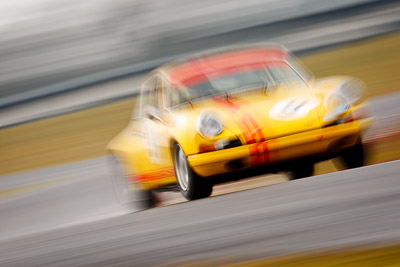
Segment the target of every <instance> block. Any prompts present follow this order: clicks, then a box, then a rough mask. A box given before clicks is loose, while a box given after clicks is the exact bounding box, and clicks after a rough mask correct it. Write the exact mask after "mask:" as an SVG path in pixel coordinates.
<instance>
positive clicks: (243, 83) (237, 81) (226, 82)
mask: <svg viewBox="0 0 400 267" xmlns="http://www.w3.org/2000/svg"><path fill="white" fill-rule="evenodd" d="M281 84H301V85H305V82H304V80H303V79H302V78H301V77H300V76H299V74H298V73H297V72H296V71H295V70H293V69H292V68H291V67H290V66H289V65H288V64H287V63H285V62H280V61H279V62H269V63H262V64H257V65H253V66H239V67H238V66H235V67H232V68H229V69H220V70H215V71H213V72H210V73H199V74H198V76H196V78H195V79H192V80H191V81H189V82H187V83H186V84H184V85H183V86H181V88H180V89H179V100H178V99H176V100H175V101H174V102H175V104H180V103H183V102H186V101H188V100H190V101H194V100H197V99H200V98H204V97H210V96H214V95H218V94H235V93H237V92H241V91H246V90H253V89H264V90H268V88H276V87H277V86H279V85H281ZM177 102H178V103H177Z"/></svg>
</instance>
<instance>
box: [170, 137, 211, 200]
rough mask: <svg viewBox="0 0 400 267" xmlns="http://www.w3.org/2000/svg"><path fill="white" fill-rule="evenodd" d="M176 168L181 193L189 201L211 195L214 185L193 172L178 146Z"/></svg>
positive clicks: (175, 148)
mask: <svg viewBox="0 0 400 267" xmlns="http://www.w3.org/2000/svg"><path fill="white" fill-rule="evenodd" d="M174 168H175V175H176V178H177V180H178V185H179V188H180V191H181V193H182V195H183V196H184V197H185V198H186V199H187V200H195V199H200V198H206V197H209V196H210V195H211V193H212V184H211V183H210V182H209V181H207V180H205V179H203V178H201V177H200V176H198V175H197V174H196V173H194V172H193V170H192V168H191V167H190V166H189V164H188V162H187V157H186V155H185V153H184V152H183V150H182V148H181V146H180V145H178V144H176V145H175V147H174Z"/></svg>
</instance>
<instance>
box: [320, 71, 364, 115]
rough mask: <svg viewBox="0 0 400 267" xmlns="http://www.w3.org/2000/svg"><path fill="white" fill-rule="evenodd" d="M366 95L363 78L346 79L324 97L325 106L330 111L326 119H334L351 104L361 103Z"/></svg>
mask: <svg viewBox="0 0 400 267" xmlns="http://www.w3.org/2000/svg"><path fill="white" fill-rule="evenodd" d="M364 95H365V85H364V83H363V82H362V81H361V80H359V79H355V78H349V79H346V80H344V81H343V82H341V83H340V84H339V85H338V86H337V87H336V88H335V89H333V90H332V91H331V92H330V93H329V94H328V95H327V96H326V97H325V99H324V106H325V108H326V109H327V111H328V113H327V114H326V115H325V121H329V120H334V119H336V117H337V116H339V115H341V114H343V113H345V112H346V111H348V110H349V109H350V108H351V106H354V105H357V104H359V103H360V102H362V101H363V99H364Z"/></svg>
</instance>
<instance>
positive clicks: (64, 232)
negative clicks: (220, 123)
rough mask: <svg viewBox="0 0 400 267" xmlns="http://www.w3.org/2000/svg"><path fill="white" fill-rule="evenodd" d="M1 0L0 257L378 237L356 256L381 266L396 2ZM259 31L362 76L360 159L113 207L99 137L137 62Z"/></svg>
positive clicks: (119, 117) (137, 257)
mask: <svg viewBox="0 0 400 267" xmlns="http://www.w3.org/2000/svg"><path fill="white" fill-rule="evenodd" d="M0 10H1V11H2V15H1V17H0V34H1V36H2V37H1V38H0V174H1V176H0V214H1V219H0V266H80V265H95V266H133V265H134V266H154V265H168V266H176V265H181V264H194V265H196V264H200V266H201V264H202V263H203V262H211V263H212V262H214V261H216V264H214V265H219V264H221V265H222V264H232V263H233V264H235V263H238V264H241V263H244V264H247V263H248V262H252V261H253V260H257V259H266V258H267V259H268V258H270V257H279V258H281V257H286V256H287V255H293V253H307V255H311V256H310V258H311V259H310V261H309V262H307V263H306V264H307V265H310V264H316V265H318V266H323V265H325V262H324V261H329V257H328V258H323V259H319V260H318V259H317V258H316V257H318V254H317V255H314V253H319V252H321V251H323V252H327V253H328V256H329V255H334V256H333V257H337V258H340V257H345V256H343V255H345V254H346V253H351V252H348V251H355V250H358V249H361V248H365V247H366V248H370V247H372V248H374V247H378V248H380V249H377V250H376V251H375V250H373V249H372V250H365V251H364V250H361V251H364V252H362V253H371V254H370V255H371V257H370V258H367V259H365V260H364V263H365V264H369V265H371V266H384V265H385V264H387V262H385V261H384V260H385V258H384V257H385V255H395V253H397V252H398V246H397V245H396V244H400V228H399V225H400V198H399V194H398V192H399V190H400V180H399V172H400V161H399V159H400V141H399V140H400V139H399V138H398V137H399V136H400V106H399V105H398V103H399V102H400V93H399V88H400V78H399V77H400V76H399V75H398V62H399V59H400V50H399V49H398V47H399V44H400V32H399V29H400V16H399V12H400V2H399V1H396V0H382V1H377V0H375V1H374V0H338V1H330V0H247V1H243V0H232V1H228V0H221V1H213V0H204V1H197V0H171V1H165V2H162V1H157V0H147V1H144V0H86V1H79V0H24V1H0ZM258 41H272V42H277V43H280V44H283V45H284V46H286V47H288V48H289V49H290V50H291V51H294V53H295V54H296V55H298V54H300V56H302V60H303V59H304V62H305V63H306V65H307V66H309V67H310V69H311V70H312V71H313V72H314V73H315V74H316V76H317V77H322V76H330V75H349V76H355V77H357V78H360V79H361V80H363V81H365V82H366V84H367V88H368V91H367V92H366V95H367V97H372V98H370V114H371V115H373V116H375V117H376V123H375V124H374V125H373V126H372V128H371V129H370V131H369V132H367V134H366V135H365V138H364V145H365V147H366V151H367V152H369V156H370V157H369V162H367V164H375V165H371V166H367V167H362V168H357V169H352V170H346V171H340V172H335V170H336V168H335V167H334V166H333V164H332V162H331V161H329V162H323V163H320V164H317V165H316V173H317V174H321V173H325V174H322V175H317V176H315V177H310V178H306V179H302V180H298V181H291V182H287V178H286V176H284V175H282V174H273V175H269V176H266V175H261V176H258V177H255V178H253V179H252V180H250V179H249V180H247V179H246V180H243V181H239V182H236V183H227V184H223V185H218V186H215V190H214V191H213V194H212V195H211V197H210V198H208V199H203V200H196V201H191V202H186V201H185V200H184V198H183V197H182V196H181V195H179V194H177V193H175V192H157V193H156V197H154V200H156V201H158V202H157V203H156V207H155V208H154V209H152V210H148V211H143V212H135V213H131V211H132V210H130V211H128V210H126V209H125V208H124V207H121V205H120V204H119V203H118V202H117V199H116V197H115V195H114V192H113V188H112V183H111V179H110V172H109V171H110V170H109V168H108V165H107V160H109V159H110V157H108V156H106V154H105V149H104V147H105V145H106V143H107V142H108V141H109V140H110V139H111V138H112V136H114V135H115V134H116V133H117V132H119V131H120V130H121V129H122V128H123V127H124V126H125V125H126V124H127V122H128V120H129V117H130V116H131V113H132V108H133V104H134V102H135V101H136V100H135V99H134V98H132V97H134V96H135V95H137V94H138V92H139V90H140V84H141V82H142V79H143V77H144V73H145V72H147V71H149V70H150V69H153V68H155V67H158V66H159V65H161V64H164V63H166V62H168V61H170V60H173V59H176V58H180V57H182V56H187V55H191V54H193V53H195V52H202V51H205V50H208V49H212V48H221V47H224V46H228V45H242V44H244V43H253V42H258ZM229 97H231V96H229V95H228V94H226V97H224V95H223V96H222V98H221V99H224V98H225V99H227V100H229ZM317 97H318V95H317ZM334 100H337V99H334ZM332 103H333V104H334V103H335V102H334V101H332ZM105 104H107V105H105ZM360 114H362V113H361V112H360ZM234 115H235V114H232V115H231V116H234ZM250 115H252V116H253V115H254V114H250ZM244 117H245V116H244ZM180 118H183V119H182V120H181V121H180V123H181V124H184V121H185V116H182V117H180ZM178 119H179V118H178ZM346 119H348V118H346ZM350 119H351V118H350ZM257 128H258V127H255V129H251V130H252V131H253V133H255V136H257V139H261V138H262V135H261V134H263V133H260V132H259V129H257ZM321 138H322V137H321ZM222 141H226V140H225V139H224V140H222ZM228 141H232V140H228ZM234 141H235V140H234ZM235 144H238V143H235ZM213 145H214V144H213ZM217 145H218V146H219V145H220V144H219V143H218V144H217ZM223 145H224V144H223V142H222V146H223ZM216 148H217V146H216V145H214V146H213V149H216ZM269 148H270V147H268V144H266V145H265V146H262V147H261V146H260V147H258V148H257V149H259V150H260V151H261V150H262V151H265V150H267V149H269ZM154 152H159V151H154ZM270 159H271V158H269V155H267V154H266V155H265V157H262V158H258V159H257V160H261V161H268V160H270ZM386 161H391V162H386ZM138 162H139V163H140V160H138ZM382 162H386V163H382ZM234 163H236V162H234ZM164 171H165V172H164V176H171V174H172V175H173V171H172V170H171V169H168V170H164ZM329 172H332V173H329ZM155 177H156V176H154V175H148V176H142V177H141V178H144V179H153V178H155ZM178 203H179V204H178ZM390 244H395V246H394V247H390V246H389V245H390ZM332 251H333V252H332ZM335 251H341V252H343V253H344V254H335ZM374 251H375V252H376V253H379V254H373V253H375V252H374ZM377 251H379V252H377ZM393 251H394V252H393ZM374 255H378V256H377V257H375V258H374ZM360 257H361V256H360ZM392 259H393V257H392ZM375 260H376V261H375ZM332 262H333V261H332ZM332 262H331V263H332ZM398 262H399V260H397V262H396V261H394V263H398ZM259 263H260V264H261V265H262V264H263V262H259ZM308 263H310V264H308ZM390 263H392V262H390ZM255 264H257V262H256V263H255ZM338 264H341V262H339V263H338Z"/></svg>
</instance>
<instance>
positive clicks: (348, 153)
mask: <svg viewBox="0 0 400 267" xmlns="http://www.w3.org/2000/svg"><path fill="white" fill-rule="evenodd" d="M339 159H340V162H341V163H342V164H343V165H344V167H346V168H348V169H352V168H358V167H362V166H364V162H365V153H364V146H363V144H362V142H361V140H359V141H358V142H357V144H356V145H354V146H353V147H351V148H349V149H346V150H344V151H343V152H342V154H341V155H340V157H339Z"/></svg>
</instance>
